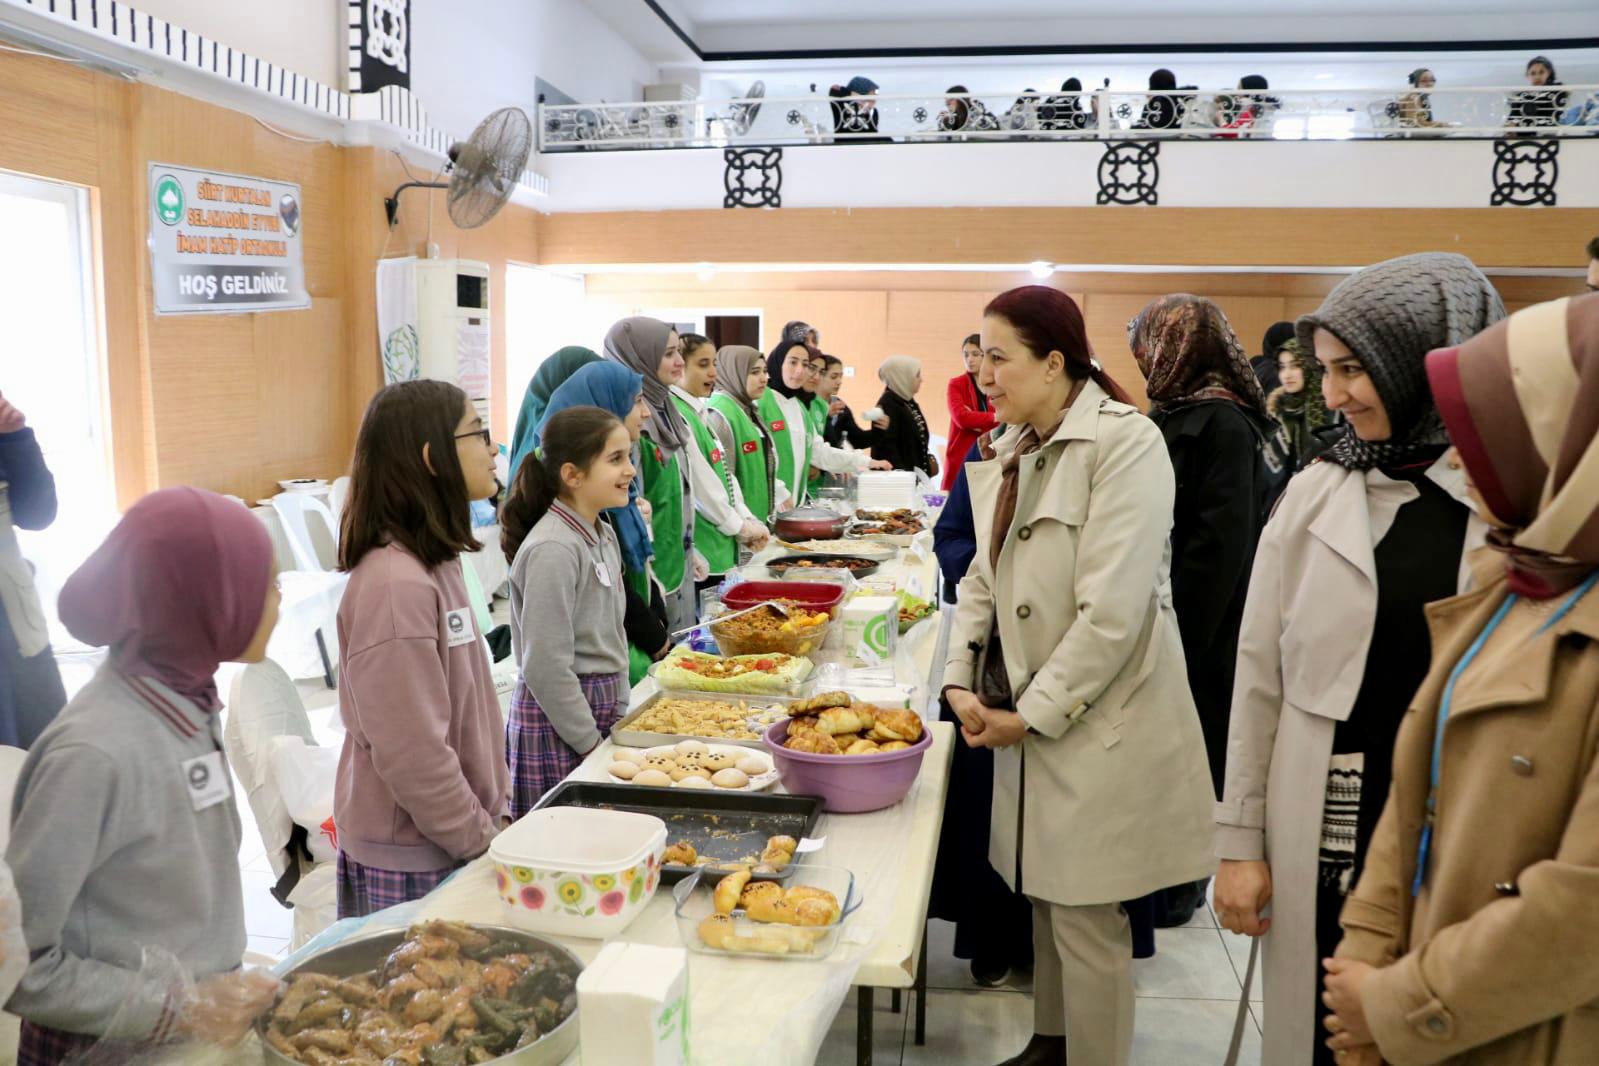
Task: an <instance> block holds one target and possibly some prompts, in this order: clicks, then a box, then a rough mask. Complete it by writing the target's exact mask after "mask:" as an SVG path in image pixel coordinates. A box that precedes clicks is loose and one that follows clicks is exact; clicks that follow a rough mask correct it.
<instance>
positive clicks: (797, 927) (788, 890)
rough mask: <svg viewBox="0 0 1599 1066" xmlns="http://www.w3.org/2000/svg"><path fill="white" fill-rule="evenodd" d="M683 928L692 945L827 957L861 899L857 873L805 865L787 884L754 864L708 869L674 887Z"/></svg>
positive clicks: (713, 951)
mask: <svg viewBox="0 0 1599 1066" xmlns="http://www.w3.org/2000/svg"><path fill="white" fill-rule="evenodd" d="M672 900H673V914H674V916H675V917H676V919H677V929H678V935H679V936H681V937H682V939H683V946H684V947H686V948H688V949H689V950H690V951H694V952H699V953H702V954H707V955H742V956H747V957H749V956H753V957H757V958H771V959H806V960H815V959H820V958H825V957H826V956H827V955H829V954H830V953H831V952H832V951H833V949H834V947H836V946H837V945H838V941H839V938H840V937H841V936H842V934H843V931H844V925H845V923H846V922H848V921H849V918H850V915H852V914H854V913H855V912H856V911H857V910H858V909H860V905H861V903H862V902H863V901H862V899H861V895H860V891H859V890H858V889H857V888H856V887H855V875H854V874H853V873H851V872H850V871H849V870H846V869H844V868H842V867H838V866H807V867H805V868H804V869H803V870H801V871H800V872H799V874H797V875H796V876H795V877H793V878H791V879H790V880H789V883H788V884H786V885H784V884H781V883H779V882H776V881H773V880H771V879H766V878H762V877H760V876H759V875H758V874H756V873H755V872H754V871H753V870H752V869H750V868H744V867H741V868H739V869H736V870H732V871H730V872H728V873H720V872H719V871H718V872H712V871H709V870H702V871H698V872H696V873H695V874H694V875H693V876H692V877H689V878H687V879H685V880H683V881H681V882H679V883H678V886H677V887H676V888H675V889H673V890H672Z"/></svg>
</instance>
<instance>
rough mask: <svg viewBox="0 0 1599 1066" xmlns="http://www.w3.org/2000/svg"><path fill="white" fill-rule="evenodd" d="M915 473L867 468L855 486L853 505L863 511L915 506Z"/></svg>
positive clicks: (916, 497) (916, 499)
mask: <svg viewBox="0 0 1599 1066" xmlns="http://www.w3.org/2000/svg"><path fill="white" fill-rule="evenodd" d="M920 503H921V499H920V498H919V497H918V495H917V492H916V475H915V474H914V473H913V472H911V471H909V470H868V471H866V472H865V473H863V474H862V475H861V476H860V479H859V480H858V481H857V483H856V486H855V506H857V507H859V508H860V509H861V510H865V511H895V510H898V509H899V508H901V507H916V506H918V505H919V504H920Z"/></svg>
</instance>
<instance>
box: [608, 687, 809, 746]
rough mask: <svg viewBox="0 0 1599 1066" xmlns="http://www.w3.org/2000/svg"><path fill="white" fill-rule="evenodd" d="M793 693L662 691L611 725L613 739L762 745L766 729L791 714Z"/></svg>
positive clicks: (658, 743) (649, 743) (618, 741)
mask: <svg viewBox="0 0 1599 1066" xmlns="http://www.w3.org/2000/svg"><path fill="white" fill-rule="evenodd" d="M788 702H789V700H788V697H784V696H718V695H714V694H711V693H707V692H657V693H656V694H655V695H653V696H651V697H649V698H648V699H647V700H645V701H644V702H643V703H641V704H640V705H639V706H638V707H636V708H634V709H633V710H631V711H629V712H628V713H627V715H626V717H624V718H623V719H622V720H621V721H619V722H617V723H616V724H615V725H614V726H612V727H611V740H612V742H614V743H616V744H620V745H622V746H624V747H630V748H654V747H659V746H661V745H664V744H669V743H678V742H681V741H685V740H693V741H699V742H700V743H703V744H710V745H715V744H734V745H737V746H739V747H744V748H759V747H760V746H761V734H762V733H764V732H765V731H766V730H767V728H769V727H770V726H771V724H772V723H773V722H777V721H781V720H782V719H783V718H784V717H785V716H786V715H787V714H788Z"/></svg>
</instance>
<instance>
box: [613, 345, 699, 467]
mask: <svg viewBox="0 0 1599 1066" xmlns="http://www.w3.org/2000/svg"><path fill="white" fill-rule="evenodd" d="M605 358H607V359H609V360H611V362H613V363H621V364H622V365H623V366H625V367H627V368H628V369H629V370H631V371H633V372H635V373H638V374H643V375H644V402H645V404H647V405H648V406H649V409H650V439H651V440H653V441H654V442H655V443H656V445H657V446H658V447H659V448H660V449H661V451H662V452H665V453H668V454H670V453H673V452H676V451H677V450H678V449H679V448H681V447H683V445H684V444H686V443H687V442H688V439H689V429H688V425H687V424H686V423H685V422H684V421H683V416H682V415H681V414H679V413H678V411H677V406H676V405H675V404H674V403H672V389H671V386H673V385H676V384H678V383H679V382H681V381H682V380H683V352H682V349H681V348H680V347H679V342H678V338H677V330H675V329H673V328H672V327H671V326H668V325H667V324H666V323H665V322H661V321H659V320H658V319H654V318H645V317H643V316H637V317H634V318H624V319H622V321H620V322H618V323H617V324H616V325H614V326H612V327H611V330H610V332H609V333H607V334H606V335H605Z"/></svg>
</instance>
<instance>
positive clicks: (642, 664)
mask: <svg viewBox="0 0 1599 1066" xmlns="http://www.w3.org/2000/svg"><path fill="white" fill-rule="evenodd" d="M622 580H624V581H626V582H627V587H628V588H630V589H632V590H633V592H634V593H635V594H636V595H637V596H638V597H639V598H640V599H642V600H643V601H644V602H645V603H649V602H650V575H649V574H647V573H646V572H644V571H643V570H629V571H628V572H627V573H626V574H625V575H623V578H622ZM655 650H656V649H654V648H651V649H649V650H648V651H645V650H644V649H643V648H640V647H639V646H638V645H637V644H634V643H633V642H632V641H628V642H627V683H628V686H629V687H632V686H633V685H636V684H638V683H639V682H640V681H643V680H644V675H645V674H647V673H649V670H650V663H652V662H653V661H654V660H653V659H651V658H650V656H651V655H652V654H653V653H654V652H655Z"/></svg>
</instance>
